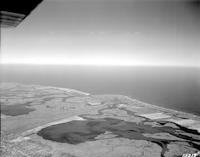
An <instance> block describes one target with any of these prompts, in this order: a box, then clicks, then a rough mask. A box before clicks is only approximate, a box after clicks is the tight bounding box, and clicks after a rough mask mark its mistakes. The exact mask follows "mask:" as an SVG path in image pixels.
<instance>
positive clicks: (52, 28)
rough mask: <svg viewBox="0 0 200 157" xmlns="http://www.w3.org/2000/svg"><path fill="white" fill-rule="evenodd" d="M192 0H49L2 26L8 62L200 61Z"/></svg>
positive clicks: (199, 26) (199, 17)
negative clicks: (17, 21) (14, 24)
mask: <svg viewBox="0 0 200 157" xmlns="http://www.w3.org/2000/svg"><path fill="white" fill-rule="evenodd" d="M189 2H190V1H188V2H187V1H181V0H178V1H166V0H160V1H151V0H148V1H147V0H146V1H145V0H137V1H136V0H46V1H44V2H42V3H41V4H40V5H39V6H38V7H37V8H36V9H35V10H34V11H33V12H32V14H31V15H30V16H28V17H27V19H25V20H24V21H23V22H22V23H21V24H20V25H19V26H18V27H16V28H14V29H3V30H2V33H1V36H2V38H1V39H2V40H1V42H2V45H1V46H2V47H1V51H2V53H1V59H2V63H3V62H4V63H31V64H37V63H43V64H91V65H185V66H200V11H198V9H200V8H199V6H197V5H195V4H194V3H189Z"/></svg>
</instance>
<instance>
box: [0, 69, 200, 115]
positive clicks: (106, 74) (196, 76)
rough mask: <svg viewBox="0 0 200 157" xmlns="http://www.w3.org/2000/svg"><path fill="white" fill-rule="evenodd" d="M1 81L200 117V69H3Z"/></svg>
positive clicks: (0, 73)
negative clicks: (122, 98) (125, 99)
mask: <svg viewBox="0 0 200 157" xmlns="http://www.w3.org/2000/svg"><path fill="white" fill-rule="evenodd" d="M0 75H1V76H0V77H1V81H5V82H19V83H25V84H40V85H50V86H57V87H63V88H73V89H77V90H81V91H84V92H88V93H92V94H123V95H127V96H130V97H132V98H135V99H139V100H141V101H144V102H147V103H150V104H154V105H158V106H163V107H166V108H172V109H176V110H180V111H185V112H189V113H194V114H196V115H200V68H186V67H98V66H94V67H91V66H52V65H45V66H44V65H43V66H42V65H1V72H0Z"/></svg>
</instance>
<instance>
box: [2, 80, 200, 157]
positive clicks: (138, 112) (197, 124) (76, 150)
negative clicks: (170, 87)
mask: <svg viewBox="0 0 200 157" xmlns="http://www.w3.org/2000/svg"><path fill="white" fill-rule="evenodd" d="M0 95H1V97H0V102H1V105H21V104H26V103H28V106H27V107H28V108H33V109H35V111H32V112H30V113H28V114H24V115H18V116H9V115H5V114H3V113H1V156H2V157H160V156H166V157H173V156H182V154H184V153H195V152H197V151H199V149H198V146H200V136H199V135H200V134H199V133H200V117H198V116H195V115H192V114H188V113H183V112H178V111H174V110H170V109H165V108H161V107H157V106H153V105H150V104H147V103H143V102H140V101H138V100H135V99H130V98H129V97H127V96H122V95H90V94H88V93H84V92H80V91H77V90H72V89H63V88H56V87H47V86H46V87H45V86H40V85H23V84H18V83H1V84H0ZM84 117H85V118H93V119H98V118H105V117H110V118H116V119H121V120H124V121H128V122H133V123H135V124H138V125H140V124H145V125H148V126H149V127H150V128H151V127H152V128H153V127H160V128H162V127H169V128H171V129H174V134H171V133H169V132H165V130H164V131H163V132H160V133H143V136H144V137H147V138H152V139H159V140H166V141H170V142H169V143H168V144H165V146H166V148H165V151H164V149H163V148H162V147H161V146H160V145H159V144H156V143H153V142H151V141H148V140H144V139H128V138H122V137H117V136H116V135H115V134H113V133H112V132H109V131H106V132H105V133H104V134H101V135H99V136H97V137H95V140H93V141H87V142H84V143H80V144H76V145H73V144H68V143H58V142H53V141H50V140H45V139H43V138H42V137H40V136H38V135H37V132H38V131H40V130H41V129H42V128H45V127H48V126H51V125H55V124H59V123H67V122H69V121H73V120H83V121H84V120H85V119H84ZM180 135H181V136H180ZM183 137H184V138H183ZM191 142H192V143H191ZM199 148H200V147H199Z"/></svg>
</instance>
